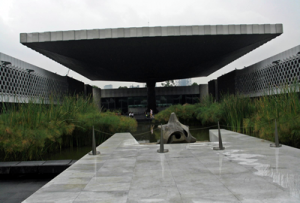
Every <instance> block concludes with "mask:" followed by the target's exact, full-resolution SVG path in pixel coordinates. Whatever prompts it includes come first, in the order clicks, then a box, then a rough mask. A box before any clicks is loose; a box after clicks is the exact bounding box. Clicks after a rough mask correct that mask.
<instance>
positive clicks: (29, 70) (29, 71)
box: [26, 69, 34, 73]
mask: <svg viewBox="0 0 300 203" xmlns="http://www.w3.org/2000/svg"><path fill="white" fill-rule="evenodd" d="M26 71H27V72H28V73H32V72H34V70H32V69H26Z"/></svg>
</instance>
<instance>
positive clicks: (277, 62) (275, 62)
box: [272, 60, 280, 64]
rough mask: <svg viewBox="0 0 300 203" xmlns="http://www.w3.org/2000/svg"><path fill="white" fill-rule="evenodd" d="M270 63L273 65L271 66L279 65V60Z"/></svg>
mask: <svg viewBox="0 0 300 203" xmlns="http://www.w3.org/2000/svg"><path fill="white" fill-rule="evenodd" d="M272 63H273V64H279V63H280V60H276V61H273V62H272Z"/></svg>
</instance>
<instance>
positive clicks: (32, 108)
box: [0, 96, 137, 160]
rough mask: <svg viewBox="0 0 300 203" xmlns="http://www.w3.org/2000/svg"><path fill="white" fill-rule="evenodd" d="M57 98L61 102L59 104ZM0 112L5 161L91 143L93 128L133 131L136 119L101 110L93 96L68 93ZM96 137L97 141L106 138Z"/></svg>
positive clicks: (33, 157)
mask: <svg viewBox="0 0 300 203" xmlns="http://www.w3.org/2000/svg"><path fill="white" fill-rule="evenodd" d="M55 101H60V102H58V103H56V102H55ZM2 111H3V112H2V114H1V115H0V155H1V158H2V159H3V160H39V159H40V158H41V157H42V155H43V154H46V153H52V152H55V151H57V150H61V149H62V148H66V147H74V146H85V145H86V144H90V143H91V128H92V126H95V129H98V130H101V131H103V132H107V133H110V134H113V133H116V132H123V131H134V130H135V129H136V127H137V123H136V121H135V120H134V119H130V118H127V117H123V116H118V115H116V114H115V113H113V112H105V113H102V112H101V111H100V109H98V107H97V106H96V105H95V104H94V103H93V102H92V101H91V99H90V98H85V97H83V96H65V97H64V98H62V99H61V100H57V98H54V97H52V98H50V102H49V103H48V104H46V103H45V101H44V100H43V99H37V100H34V99H31V100H30V101H29V102H28V103H18V104H13V105H10V106H9V107H7V106H5V105H4V103H2ZM107 137H108V136H107V135H106V134H103V133H102V134H101V133H100V134H99V133H98V136H97V137H96V140H97V143H99V142H103V141H104V140H105V139H107Z"/></svg>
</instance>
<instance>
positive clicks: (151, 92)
mask: <svg viewBox="0 0 300 203" xmlns="http://www.w3.org/2000/svg"><path fill="white" fill-rule="evenodd" d="M155 83H156V82H147V102H148V108H147V111H150V109H152V110H153V113H157V112H158V110H157V109H156V96H155Z"/></svg>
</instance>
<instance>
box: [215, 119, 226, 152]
mask: <svg viewBox="0 0 300 203" xmlns="http://www.w3.org/2000/svg"><path fill="white" fill-rule="evenodd" d="M218 137H219V147H214V148H213V149H214V150H224V149H225V147H223V142H222V136H221V130H220V124H219V121H218Z"/></svg>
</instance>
